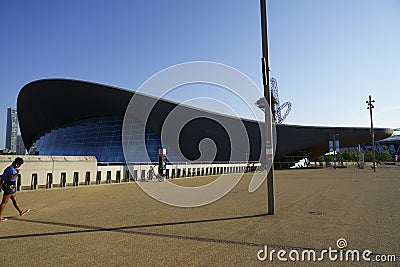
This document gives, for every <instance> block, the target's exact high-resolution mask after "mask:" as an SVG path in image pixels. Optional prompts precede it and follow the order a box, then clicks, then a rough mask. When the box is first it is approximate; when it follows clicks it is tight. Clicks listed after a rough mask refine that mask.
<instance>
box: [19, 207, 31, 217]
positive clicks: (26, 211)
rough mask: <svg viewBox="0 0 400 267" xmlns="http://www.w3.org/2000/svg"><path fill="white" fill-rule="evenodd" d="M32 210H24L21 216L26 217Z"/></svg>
mask: <svg viewBox="0 0 400 267" xmlns="http://www.w3.org/2000/svg"><path fill="white" fill-rule="evenodd" d="M30 211H31V210H30V209H27V210H23V211H21V213H20V214H19V216H24V215H26V214H27V213H28V212H30Z"/></svg>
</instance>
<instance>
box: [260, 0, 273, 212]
mask: <svg viewBox="0 0 400 267" xmlns="http://www.w3.org/2000/svg"><path fill="white" fill-rule="evenodd" d="M260 9H261V39H262V52H263V57H262V59H261V63H262V74H263V85H264V98H265V100H266V101H267V103H268V105H269V108H271V107H272V106H271V90H270V84H269V83H270V78H269V75H270V74H269V73H270V65H269V51H268V24H267V3H266V0H260ZM267 108H268V106H267V105H265V130H264V131H265V134H266V135H265V136H266V138H265V139H266V140H265V144H264V146H265V150H262V151H263V152H264V153H265V155H264V157H262V159H263V161H264V162H262V165H264V167H267V166H268V165H269V164H271V168H270V169H269V171H268V174H267V191H268V214H274V213H275V192H274V165H273V160H274V159H273V155H274V153H273V135H272V123H273V120H274V117H273V116H272V115H271V113H272V112H268V111H267ZM271 111H273V109H272V110H271Z"/></svg>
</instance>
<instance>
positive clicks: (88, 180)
mask: <svg viewBox="0 0 400 267" xmlns="http://www.w3.org/2000/svg"><path fill="white" fill-rule="evenodd" d="M85 185H90V172H86V175H85Z"/></svg>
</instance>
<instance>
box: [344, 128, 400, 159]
mask: <svg viewBox="0 0 400 267" xmlns="http://www.w3.org/2000/svg"><path fill="white" fill-rule="evenodd" d="M359 149H360V150H361V152H362V153H363V154H366V153H368V152H370V151H372V149H373V148H372V144H371V143H366V144H360V145H356V146H352V147H346V148H342V149H341V151H346V150H347V151H351V152H357V151H358V150H359ZM375 151H376V153H382V152H383V151H387V152H389V154H390V155H391V156H392V158H393V160H394V161H398V158H399V155H400V135H396V134H394V135H392V136H390V137H388V138H386V139H383V140H379V141H376V142H375Z"/></svg>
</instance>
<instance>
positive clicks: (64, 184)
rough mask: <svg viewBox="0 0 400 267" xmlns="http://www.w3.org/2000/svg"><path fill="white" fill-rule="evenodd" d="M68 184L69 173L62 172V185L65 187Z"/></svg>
mask: <svg viewBox="0 0 400 267" xmlns="http://www.w3.org/2000/svg"><path fill="white" fill-rule="evenodd" d="M66 185H67V173H66V172H62V173H61V177H60V187H65V186H66Z"/></svg>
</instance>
